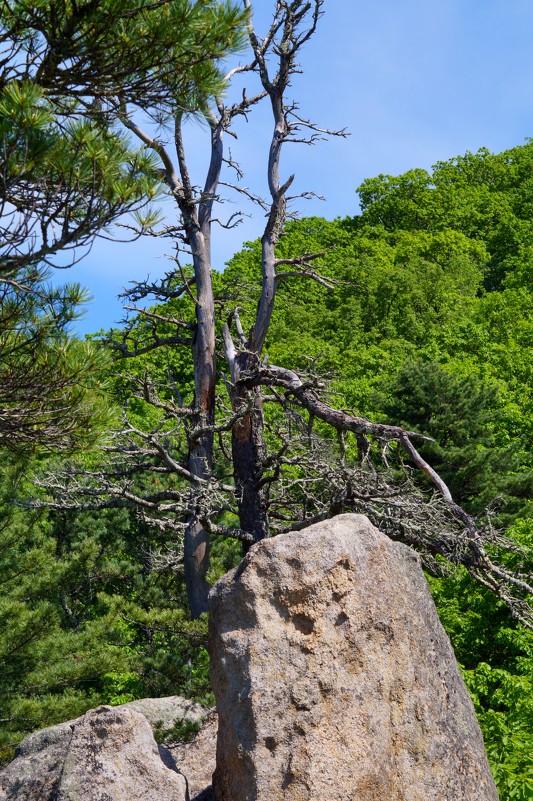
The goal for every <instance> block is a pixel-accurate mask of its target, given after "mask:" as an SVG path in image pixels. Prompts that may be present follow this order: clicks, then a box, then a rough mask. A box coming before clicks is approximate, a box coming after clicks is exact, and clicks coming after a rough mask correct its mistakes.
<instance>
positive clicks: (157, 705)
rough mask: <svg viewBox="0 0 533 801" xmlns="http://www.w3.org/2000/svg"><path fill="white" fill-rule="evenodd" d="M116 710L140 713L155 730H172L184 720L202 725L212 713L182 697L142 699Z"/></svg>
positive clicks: (170, 696)
mask: <svg viewBox="0 0 533 801" xmlns="http://www.w3.org/2000/svg"><path fill="white" fill-rule="evenodd" d="M115 709H132V710H133V711H134V712H140V713H141V715H144V717H145V718H146V719H147V720H148V722H149V723H150V725H151V726H152V728H153V729H171V728H172V727H173V726H174V724H175V723H176V722H177V721H183V720H187V721H191V723H198V724H202V723H203V722H204V720H205V718H206V717H207V715H208V714H209V711H210V710H209V709H206V707H205V706H202V705H201V704H195V703H194V701H188V700H187V699H186V698H182V697H181V696H180V695H169V696H167V697H166V698H141V699H140V700H139V701H129V702H128V703H127V704H122V706H119V707H115Z"/></svg>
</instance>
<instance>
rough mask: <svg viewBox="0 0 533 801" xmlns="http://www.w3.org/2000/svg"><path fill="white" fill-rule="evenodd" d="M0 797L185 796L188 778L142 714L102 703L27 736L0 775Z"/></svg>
mask: <svg viewBox="0 0 533 801" xmlns="http://www.w3.org/2000/svg"><path fill="white" fill-rule="evenodd" d="M163 760H164V761H163ZM0 799H2V801H185V799H186V781H185V778H184V777H183V776H182V775H180V773H178V772H177V770H176V769H175V765H173V760H172V758H171V757H170V754H169V753H168V752H164V751H163V752H162V753H160V749H159V748H158V746H157V744H156V742H155V740H154V737H153V734H152V729H151V727H150V724H149V722H148V721H147V719H146V718H145V717H144V715H142V714H140V713H139V712H136V711H134V710H131V709H126V708H124V707H122V708H121V707H115V708H112V707H107V706H103V707H100V708H99V709H94V710H92V711H90V712H87V713H86V714H85V715H83V716H82V717H81V718H78V719H77V720H74V721H70V722H69V723H63V724H61V725H60V726H54V727H52V728H50V729H43V730H42V731H38V732H35V734H32V735H30V736H29V737H27V738H26V740H24V741H23V743H22V744H21V745H20V747H19V749H18V755H17V758H16V759H15V760H14V761H13V762H12V763H11V764H10V765H8V767H7V768H6V769H5V770H4V771H2V773H1V774H0Z"/></svg>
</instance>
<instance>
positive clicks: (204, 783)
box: [169, 710, 218, 801]
mask: <svg viewBox="0 0 533 801" xmlns="http://www.w3.org/2000/svg"><path fill="white" fill-rule="evenodd" d="M204 711H205V710H204ZM217 729H218V718H217V714H216V712H215V711H214V710H211V711H210V712H209V714H208V716H207V718H206V720H205V722H204V724H203V726H202V728H201V729H200V731H199V732H198V734H197V736H196V737H195V738H194V740H193V741H192V742H190V743H179V744H178V745H173V746H170V747H169V750H170V752H171V754H172V757H173V758H174V760H175V762H176V765H178V766H179V769H180V771H181V772H182V773H183V774H184V775H185V776H186V778H187V783H188V786H189V794H190V801H213V791H212V785H211V782H212V779H213V773H214V770H215V764H216V750H217Z"/></svg>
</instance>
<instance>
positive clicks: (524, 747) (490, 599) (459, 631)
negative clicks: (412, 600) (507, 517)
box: [429, 519, 533, 801]
mask: <svg viewBox="0 0 533 801" xmlns="http://www.w3.org/2000/svg"><path fill="white" fill-rule="evenodd" d="M510 534H511V535H512V536H513V538H514V539H515V540H516V541H517V543H519V544H521V545H523V546H527V545H529V546H531V543H532V542H533V525H532V521H531V519H529V520H518V521H517V522H516V523H515V525H514V526H513V529H512V531H511V532H510ZM529 567H530V568H531V567H532V565H531V564H530V565H529ZM429 582H430V587H431V590H432V593H433V597H434V599H435V602H436V604H437V609H438V612H439V615H440V618H441V621H442V623H443V625H444V627H445V628H446V630H447V632H448V634H449V635H450V638H451V641H452V644H453V647H454V650H455V654H456V656H457V660H458V662H459V664H460V665H461V668H462V672H463V676H464V679H465V682H466V685H467V687H468V689H469V691H470V694H471V696H472V700H473V702H474V706H475V709H476V713H477V717H478V720H479V724H480V726H481V730H482V732H483V738H484V741H485V747H486V750H487V755H488V757H489V762H490V765H491V768H492V772H493V775H494V779H495V781H496V784H497V787H498V791H499V793H500V798H501V799H502V800H503V801H507V799H509V801H510V800H511V799H520V801H523V800H525V799H527V801H529V799H530V798H531V776H532V775H533V774H532V771H533V756H532V755H533V678H532V677H533V633H532V632H530V631H527V630H524V629H523V628H521V627H519V626H517V625H516V624H515V623H514V621H513V620H511V619H510V618H509V615H508V612H507V610H506V609H505V607H504V606H503V604H502V603H501V602H498V601H496V600H495V598H494V596H493V595H492V594H491V593H490V592H488V591H487V590H486V589H484V588H483V587H480V586H479V585H477V584H476V583H475V582H473V580H472V579H471V578H470V577H469V576H468V575H467V574H466V573H465V572H464V571H459V572H458V573H456V574H455V575H453V576H450V577H447V578H444V579H436V578H433V577H429Z"/></svg>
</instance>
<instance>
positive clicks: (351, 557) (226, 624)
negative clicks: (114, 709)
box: [210, 515, 498, 801]
mask: <svg viewBox="0 0 533 801" xmlns="http://www.w3.org/2000/svg"><path fill="white" fill-rule="evenodd" d="M210 651H211V661H212V682H213V689H214V692H215V695H216V698H217V708H218V713H219V734H218V745H217V768H216V771H215V775H214V779H213V787H214V795H215V799H216V801H252V800H253V801H281V799H283V801H307V799H309V800H310V799H313V801H451V800H452V799H453V801H497V799H498V794H497V792H496V788H495V786H494V783H493V780H492V777H491V774H490V770H489V766H488V763H487V759H486V756H485V752H484V748H483V742H482V738H481V733H480V731H479V727H478V724H477V721H476V718H475V714H474V709H473V706H472V703H471V701H470V698H469V696H468V693H467V690H466V688H465V685H464V683H463V681H462V679H461V676H460V673H459V670H458V668H457V664H456V661H455V658H454V654H453V651H452V648H451V646H450V642H449V640H448V637H447V636H446V634H445V632H444V630H443V629H442V626H441V625H440V622H439V620H438V617H437V614H436V611H435V607H434V605H433V601H432V599H431V596H430V594H429V590H428V587H427V583H426V581H425V578H424V575H423V572H422V570H421V568H420V564H419V561H418V558H417V557H416V555H415V554H414V553H413V552H412V551H411V550H410V549H408V548H406V547H405V546H403V545H401V544H399V543H394V542H392V541H391V540H389V539H388V538H387V537H385V536H384V535H383V534H381V533H380V532H379V531H377V530H376V529H375V528H374V527H373V526H372V525H371V524H370V523H369V521H368V520H367V519H366V518H364V517H362V516H360V515H341V516H339V517H337V518H335V519H333V520H330V521H327V522H324V523H320V524H317V525H314V526H310V527H309V528H308V529H306V530H304V531H301V532H298V533H291V534H287V535H282V536H278V537H275V538H273V539H271V540H264V541H262V542H260V543H258V544H257V545H255V546H254V547H253V548H252V549H251V550H250V551H249V553H248V554H247V556H246V557H245V559H244V560H243V562H242V563H241V565H240V566H239V567H238V568H237V569H236V570H234V571H232V572H231V573H229V574H228V575H227V576H225V577H224V578H222V579H221V580H220V581H219V582H218V583H217V584H216V585H215V588H214V589H213V591H212V593H211V597H210Z"/></svg>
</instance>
